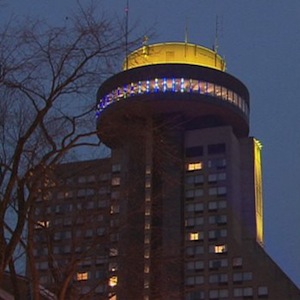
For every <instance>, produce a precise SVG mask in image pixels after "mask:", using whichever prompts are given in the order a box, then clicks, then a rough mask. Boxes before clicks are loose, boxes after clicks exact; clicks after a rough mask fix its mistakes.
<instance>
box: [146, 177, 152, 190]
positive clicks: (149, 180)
mask: <svg viewBox="0 0 300 300" xmlns="http://www.w3.org/2000/svg"><path fill="white" fill-rule="evenodd" d="M145 187H146V188H150V187H151V179H150V178H147V179H146V183H145Z"/></svg>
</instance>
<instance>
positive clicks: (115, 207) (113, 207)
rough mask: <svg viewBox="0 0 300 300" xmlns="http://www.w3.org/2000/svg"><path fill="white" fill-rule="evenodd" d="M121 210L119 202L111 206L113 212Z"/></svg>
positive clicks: (116, 212)
mask: <svg viewBox="0 0 300 300" xmlns="http://www.w3.org/2000/svg"><path fill="white" fill-rule="evenodd" d="M119 212H120V206H119V205H118V204H113V205H111V206H110V213H111V214H118V213H119Z"/></svg>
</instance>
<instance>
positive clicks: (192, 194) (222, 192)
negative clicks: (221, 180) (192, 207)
mask: <svg viewBox="0 0 300 300" xmlns="http://www.w3.org/2000/svg"><path fill="white" fill-rule="evenodd" d="M205 191H206V190H205V189H202V188H195V189H188V190H186V191H185V197H186V199H187V200H188V199H193V198H197V197H203V196H204V194H205V193H204V192H205ZM207 194H208V196H218V197H222V196H226V194H227V188H226V186H216V187H210V188H208V189H207Z"/></svg>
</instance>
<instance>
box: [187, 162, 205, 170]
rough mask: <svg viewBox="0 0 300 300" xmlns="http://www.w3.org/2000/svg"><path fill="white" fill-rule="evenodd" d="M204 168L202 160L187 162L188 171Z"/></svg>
mask: <svg viewBox="0 0 300 300" xmlns="http://www.w3.org/2000/svg"><path fill="white" fill-rule="evenodd" d="M201 169H202V162H200V161H199V162H193V163H188V164H187V171H196V170H201Z"/></svg>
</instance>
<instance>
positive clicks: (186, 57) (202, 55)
mask: <svg viewBox="0 0 300 300" xmlns="http://www.w3.org/2000/svg"><path fill="white" fill-rule="evenodd" d="M156 64H190V65H197V66H202V67H208V68H212V69H217V70H220V71H225V68H226V63H225V60H224V59H223V58H222V57H221V56H220V55H218V54H217V53H216V52H215V51H213V50H211V49H208V48H205V47H202V46H198V45H195V44H189V43H160V44H153V45H144V46H143V47H141V48H139V49H137V50H136V51H134V52H132V53H130V54H129V55H128V56H127V59H126V60H125V62H124V65H123V70H129V69H133V68H137V67H141V66H147V65H156Z"/></svg>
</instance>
